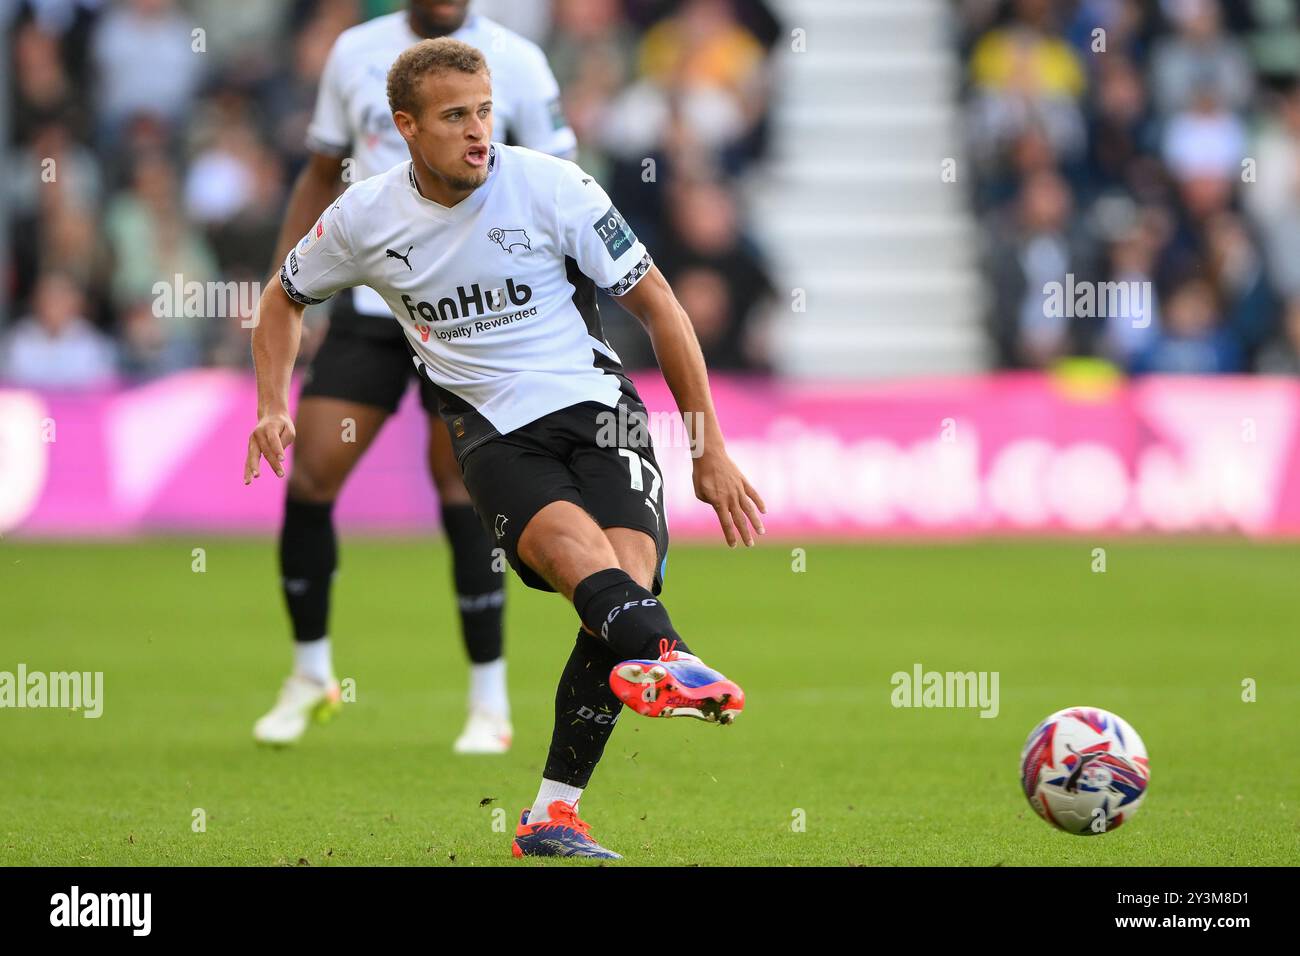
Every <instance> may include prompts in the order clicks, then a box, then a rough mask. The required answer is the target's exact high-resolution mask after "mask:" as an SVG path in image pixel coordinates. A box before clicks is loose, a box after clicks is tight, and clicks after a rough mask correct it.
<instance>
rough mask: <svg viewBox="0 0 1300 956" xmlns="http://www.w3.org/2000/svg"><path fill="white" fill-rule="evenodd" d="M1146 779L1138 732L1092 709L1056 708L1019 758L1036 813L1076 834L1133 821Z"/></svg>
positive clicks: (1032, 734) (1103, 830) (1102, 830)
mask: <svg viewBox="0 0 1300 956" xmlns="http://www.w3.org/2000/svg"><path fill="white" fill-rule="evenodd" d="M1150 778H1151V771H1150V768H1149V766H1148V763H1147V749H1146V746H1145V745H1144V744H1143V743H1142V738H1141V737H1139V736H1138V734H1137V731H1136V730H1134V729H1133V728H1132V726H1130V725H1129V724H1128V723H1127V722H1126V721H1125V720H1123V719H1122V718H1120V717H1118V716H1116V715H1115V714H1112V713H1109V712H1108V711H1104V710H1100V709H1098V708H1096V707H1067V708H1066V709H1065V710H1058V711H1057V712H1056V713H1054V714H1052V715H1051V716H1050V717H1048V718H1047V719H1046V720H1044V721H1042V722H1041V723H1040V724H1039V725H1038V726H1037V727H1035V728H1034V729H1033V730H1032V731H1031V732H1030V734H1029V739H1028V740H1027V741H1025V749H1024V751H1023V752H1022V753H1021V754H1020V783H1021V786H1022V787H1023V788H1024V791H1025V796H1026V797H1027V798H1028V799H1029V805H1030V806H1032V807H1033V808H1034V812H1035V813H1037V814H1038V815H1039V816H1040V817H1042V818H1043V819H1044V820H1046V821H1047V822H1048V823H1050V824H1052V826H1054V827H1058V828H1059V829H1062V830H1064V831H1065V832H1066V833H1074V834H1078V835H1079V836H1091V835H1093V834H1096V833H1107V832H1109V831H1110V830H1114V829H1115V828H1116V827H1118V826H1120V824H1122V823H1125V822H1127V821H1128V820H1131V819H1132V818H1133V815H1134V814H1135V813H1137V811H1138V807H1140V806H1141V805H1142V800H1143V798H1144V797H1145V796H1146V792H1147V783H1148V782H1149V780H1150Z"/></svg>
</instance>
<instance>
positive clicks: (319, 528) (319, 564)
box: [280, 498, 338, 642]
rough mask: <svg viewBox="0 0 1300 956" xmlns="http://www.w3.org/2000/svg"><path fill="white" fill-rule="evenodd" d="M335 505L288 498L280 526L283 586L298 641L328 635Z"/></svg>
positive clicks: (335, 555) (334, 557) (335, 559)
mask: <svg viewBox="0 0 1300 956" xmlns="http://www.w3.org/2000/svg"><path fill="white" fill-rule="evenodd" d="M333 512H334V502H332V501H330V502H325V503H323V504H318V503H315V502H310V501H295V500H294V499H293V498H286V499H285V503H284V524H282V525H281V526H280V583H281V586H282V587H283V589H284V603H285V606H286V607H287V608H288V609H289V619H290V621H292V622H293V639H294V640H295V641H299V642H303V641H315V640H319V639H320V638H322V637H325V636H326V635H328V634H329V613H330V584H331V583H332V581H333V578H334V570H335V568H336V567H337V566H338V540H337V538H336V537H335V535H334V517H333Z"/></svg>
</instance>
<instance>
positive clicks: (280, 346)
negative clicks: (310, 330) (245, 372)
mask: <svg viewBox="0 0 1300 956" xmlns="http://www.w3.org/2000/svg"><path fill="white" fill-rule="evenodd" d="M302 310H303V307H302V306H301V305H299V304H298V303H297V302H294V301H293V300H292V299H290V298H289V296H288V295H286V294H285V291H284V288H283V287H282V286H281V285H280V283H279V281H274V282H271V283H268V284H267V287H266V289H265V291H264V292H263V293H262V299H261V301H260V302H259V303H258V305H257V324H256V325H255V326H254V327H253V368H254V369H255V370H256V374H257V419H258V421H257V427H256V428H254V429H253V434H252V435H250V436H249V438H248V456H247V458H246V459H245V461H244V484H246V485H247V484H249V483H250V482H251V481H252V480H253V479H254V478H256V477H257V476H258V474H259V472H260V465H261V459H263V458H265V459H266V461H267V464H269V465H270V466H271V470H272V471H274V472H275V473H276V475H277V476H278V477H280V478H283V477H284V450H285V448H286V447H288V446H289V445H290V444H292V443H293V438H294V430H293V418H292V417H290V415H289V381H290V379H291V378H292V376H293V362H294V359H295V358H297V357H298V341H299V338H300V337H301V335H302Z"/></svg>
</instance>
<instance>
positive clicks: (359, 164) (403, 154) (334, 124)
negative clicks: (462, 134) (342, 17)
mask: <svg viewBox="0 0 1300 956" xmlns="http://www.w3.org/2000/svg"><path fill="white" fill-rule="evenodd" d="M451 36H452V37H454V38H455V39H457V40H461V41H464V42H465V43H468V44H470V46H474V47H477V48H478V49H479V50H481V51H483V55H484V57H485V58H486V59H487V63H488V69H489V70H491V72H492V114H493V116H494V121H495V125H494V128H493V134H494V136H495V137H496V138H497V139H501V140H507V141H513V142H515V143H518V144H519V145H521V146H527V147H530V148H531V149H537V150H541V151H542V152H544V153H551V154H553V155H556V156H564V157H566V158H567V157H570V156H572V155H574V152H575V150H576V149H577V138H576V137H575V136H574V133H573V130H572V129H571V128H570V126H569V124H568V121H567V120H566V119H565V118H564V110H563V109H562V108H561V105H560V86H559V83H557V82H556V79H555V74H553V73H552V72H551V68H550V65H549V64H547V62H546V55H545V54H544V53H543V52H542V51H541V49H540V48H539V47H538V46H537V45H536V44H535V43H533V42H531V41H529V40H526V39H524V38H523V37H521V36H519V34H517V33H512V32H511V31H510V30H507V29H506V28H505V27H503V26H501V25H500V24H499V23H496V22H495V21H493V20H489V19H488V18H487V17H481V16H478V15H476V14H470V16H469V17H467V18H466V20H465V24H464V26H462V27H461V28H460V29H459V30H457V31H456V32H455V33H452V34H451ZM420 39H421V38H420V37H419V36H418V35H417V34H416V33H415V32H414V31H413V30H412V29H411V26H410V23H409V22H408V21H407V16H406V11H404V10H402V11H399V12H397V13H391V14H388V15H387V16H382V17H376V18H375V19H373V20H367V21H366V22H365V23H361V24H358V25H357V26H354V27H351V28H350V29H347V30H345V31H343V33H342V34H340V35H339V38H338V39H337V40H336V41H335V42H334V47H333V49H332V50H330V54H329V58H328V59H327V60H326V62H325V70H324V72H323V73H322V74H321V80H320V88H319V90H318V91H317V94H316V111H315V113H314V114H313V115H312V120H311V125H310V126H309V127H308V128H307V146H308V148H309V149H311V150H312V151H313V152H316V153H322V154H324V155H327V156H351V158H352V161H353V162H354V163H355V167H354V169H353V179H354V181H355V180H361V179H368V178H369V177H371V176H375V175H377V174H379V173H382V172H384V171H385V170H388V169H391V168H392V167H393V166H394V165H395V164H397V163H400V162H404V161H405V160H407V159H409V158H410V154H409V153H408V152H407V148H406V141H405V140H403V139H402V134H401V133H399V132H398V131H397V126H396V125H395V124H394V123H393V114H392V111H391V110H390V109H389V108H388V69H389V67H391V66H392V65H393V61H394V60H396V59H397V57H398V56H399V55H400V54H401V52H402V51H403V50H405V49H406V48H407V47H409V46H412V45H413V44H415V43H418V42H419V41H420ZM355 304H356V306H357V309H358V310H359V311H361V312H364V313H366V314H367V315H382V314H384V306H383V303H382V302H380V301H379V299H378V297H377V296H374V295H372V294H370V293H369V290H366V289H359V290H358V294H357V296H356V298H355Z"/></svg>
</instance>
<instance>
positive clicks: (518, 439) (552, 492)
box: [461, 396, 668, 594]
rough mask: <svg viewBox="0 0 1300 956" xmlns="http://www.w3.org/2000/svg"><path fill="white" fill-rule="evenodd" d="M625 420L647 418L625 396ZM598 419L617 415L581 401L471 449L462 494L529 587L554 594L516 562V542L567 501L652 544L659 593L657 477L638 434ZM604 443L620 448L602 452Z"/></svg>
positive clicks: (663, 536) (661, 532)
mask: <svg viewBox="0 0 1300 956" xmlns="http://www.w3.org/2000/svg"><path fill="white" fill-rule="evenodd" d="M620 401H621V403H622V404H624V405H626V406H627V409H628V411H627V412H626V413H625V415H626V414H640V415H645V406H644V405H642V404H641V403H640V402H639V401H635V400H633V399H630V398H627V397H626V396H625V397H623V398H622V399H621V400H620ZM604 416H614V420H615V421H617V417H618V409H615V408H609V407H607V406H605V405H601V404H600V403H598V402H583V403H582V404H580V405H570V406H569V407H568V408H563V409H560V411H558V412H552V413H551V414H550V415H544V416H542V417H541V418H539V419H537V421H535V422H530V423H529V424H527V425H525V426H523V427H522V428H519V429H516V430H515V431H512V432H510V433H509V434H508V435H498V436H496V437H494V438H491V439H489V440H488V441H485V442H483V443H482V444H480V445H478V446H476V447H474V448H473V449H472V450H470V451H469V453H468V454H466V455H465V457H464V459H463V460H462V462H461V467H462V469H463V471H464V474H465V487H466V488H468V489H469V494H470V497H471V498H472V499H473V501H474V507H475V508H476V509H477V510H478V513H479V517H480V518H481V519H482V520H483V525H484V527H486V528H487V530H488V533H489V534H490V535H491V536H492V539H493V540H494V541H495V542H496V546H497V547H499V548H502V549H503V550H504V551H505V555H506V559H507V560H508V561H509V562H510V566H511V567H512V568H514V569H515V571H516V572H517V573H518V574H519V577H520V578H521V579H522V580H523V582H524V583H525V584H527V585H528V586H529V587H531V588H536V589H538V590H540V591H553V590H555V589H554V588H552V587H551V586H550V585H549V584H547V583H546V581H545V580H543V579H542V577H541V575H539V574H538V573H537V572H536V571H534V570H533V569H532V568H530V567H528V566H527V565H525V564H524V563H523V562H522V561H521V560H519V552H518V550H517V549H518V547H519V535H520V533H522V532H523V530H524V527H525V526H526V525H527V524H528V522H529V520H531V519H532V517H533V515H535V514H537V512H539V511H541V510H542V508H544V507H545V506H546V505H548V504H550V503H551V502H553V501H571V502H573V503H574V504H576V505H578V507H580V508H583V509H585V510H586V511H587V513H588V514H590V515H591V516H592V517H593V518H594V519H595V520H596V524H598V525H600V526H601V527H602V528H634V529H637V530H639V531H644V532H645V533H646V534H648V535H650V537H651V538H653V539H654V541H655V548H656V551H657V559H656V562H655V579H654V586H653V588H652V590H653V591H654V593H655V594H658V593H659V591H660V589H661V588H662V587H663V575H664V562H665V560H666V558H667V556H668V525H667V523H666V522H665V520H664V493H663V481H662V472H660V470H659V463H658V462H657V461H655V455H654V446H653V444H652V442H651V441H650V437H649V434H648V433H647V432H646V431H645V430H644V429H635V428H632V429H627V428H625V429H621V430H620V429H617V428H608V427H607V428H605V429H604V430H603V431H602V423H604V422H606V421H607V420H606V419H605V418H604ZM610 437H614V440H615V441H616V442H617V443H618V445H617V447H616V446H614V445H613V444H610V445H609V447H603V446H602V445H601V444H600V443H599V442H600V441H608V439H609V438H610Z"/></svg>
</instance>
